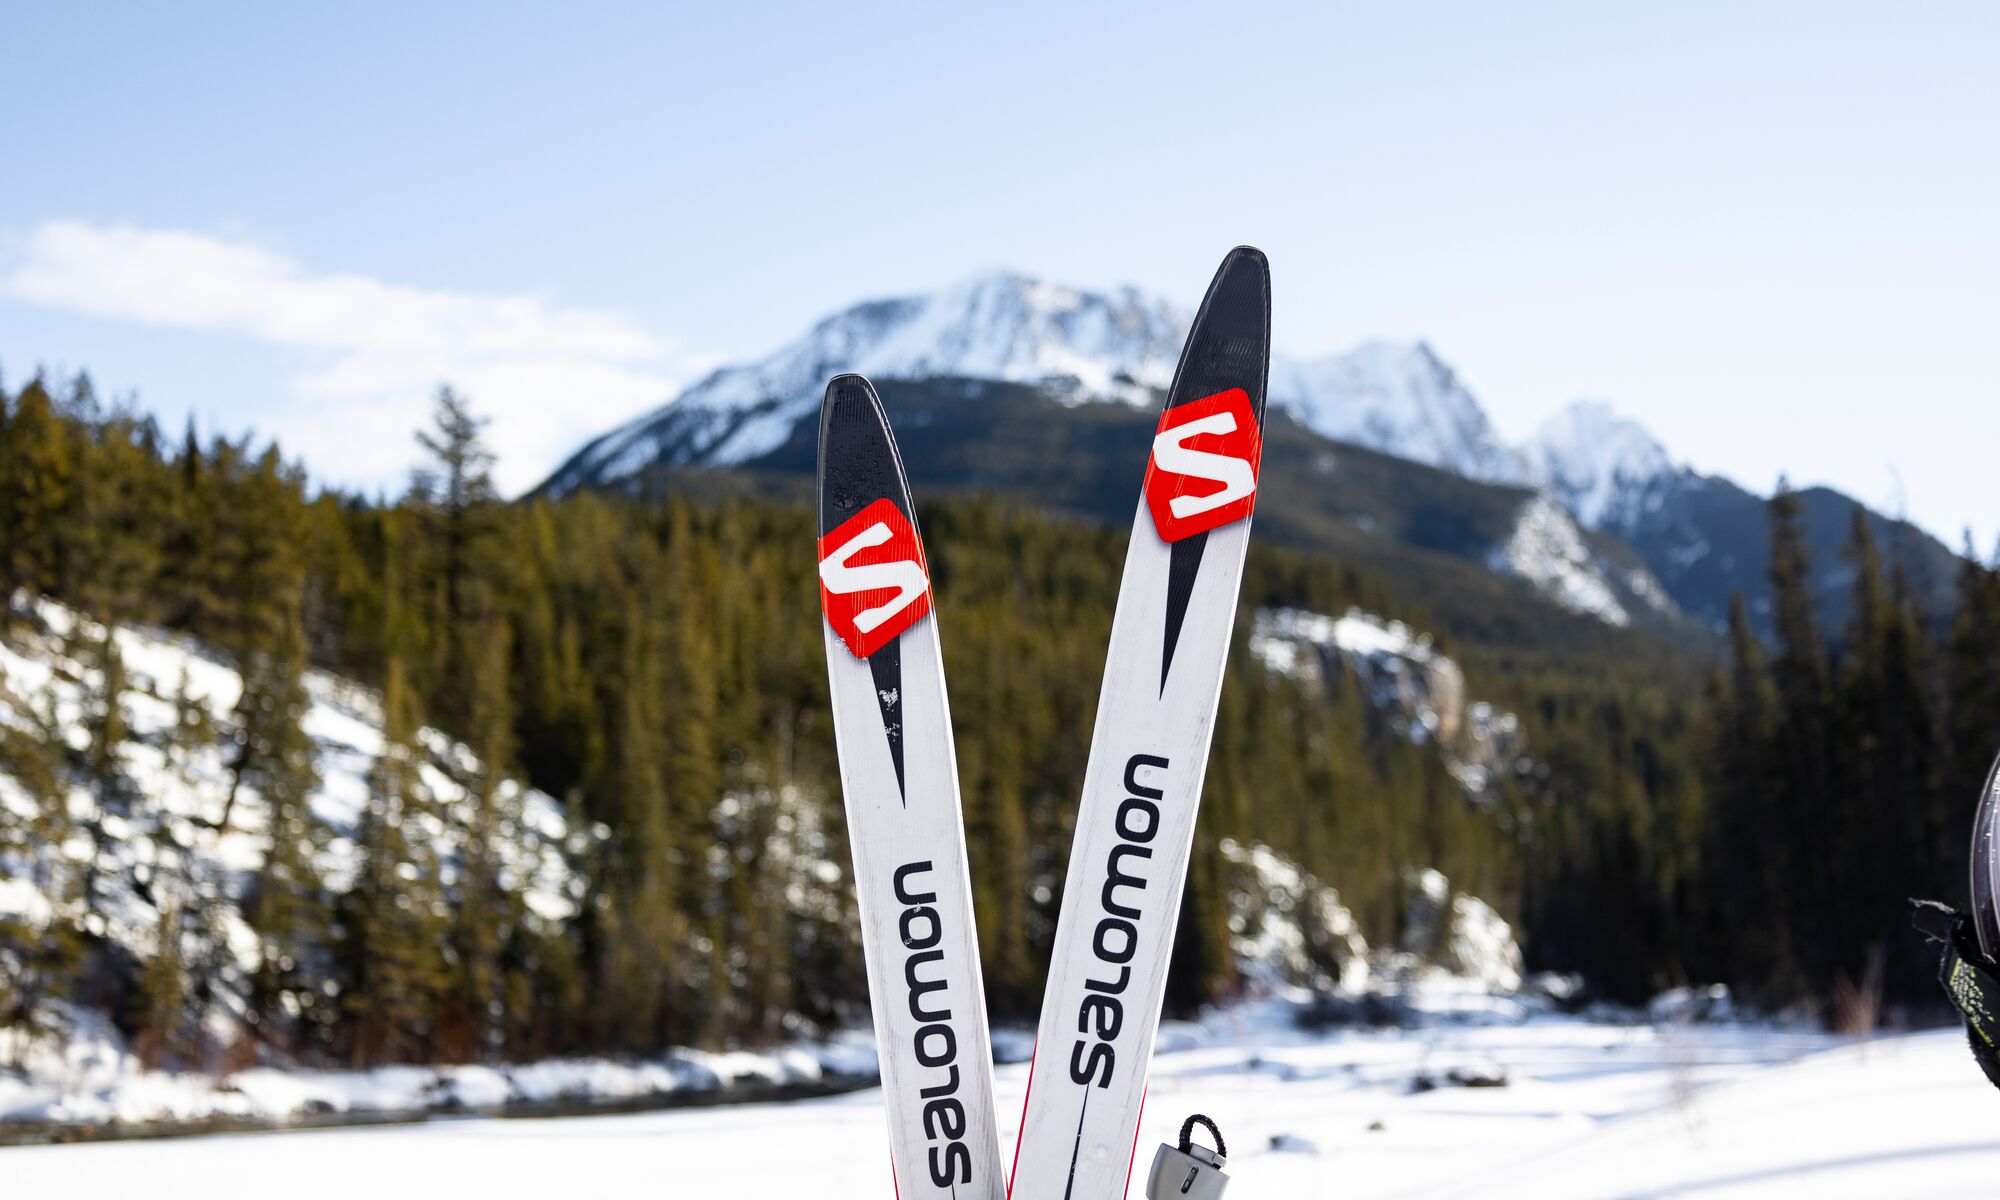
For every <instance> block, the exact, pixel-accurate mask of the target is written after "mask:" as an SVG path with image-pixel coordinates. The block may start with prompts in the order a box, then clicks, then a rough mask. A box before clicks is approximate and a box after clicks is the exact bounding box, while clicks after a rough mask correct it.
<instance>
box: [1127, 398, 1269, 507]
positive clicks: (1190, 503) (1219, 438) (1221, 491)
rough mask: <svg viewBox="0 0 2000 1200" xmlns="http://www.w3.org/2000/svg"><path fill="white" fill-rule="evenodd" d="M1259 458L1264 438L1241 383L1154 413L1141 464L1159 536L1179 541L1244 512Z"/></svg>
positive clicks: (1252, 500)
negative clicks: (1155, 422)
mask: <svg viewBox="0 0 2000 1200" xmlns="http://www.w3.org/2000/svg"><path fill="white" fill-rule="evenodd" d="M1263 456H1264V437H1263V434H1262V433H1261V432H1260V431H1259V430H1258V428H1257V417H1256V415H1255V414H1254V413H1252V412H1251V411H1250V394H1249V393H1248V392H1245V391H1244V390H1243V389H1242V388H1230V389H1229V390H1228V391H1226V392H1217V393H1216V394H1215V395H1213V396H1204V397H1202V398H1201V399H1199V400H1194V401H1190V402H1188V403H1186V404H1177V405H1175V406H1174V407H1172V408H1170V409H1167V410H1166V411H1165V412H1164V413H1162V414H1160V428H1159V432H1157V433H1155V434H1154V435H1153V457H1152V459H1151V461H1149V462H1148V463H1147V464H1146V507H1148V508H1150V509H1152V510H1153V527H1154V528H1156V529H1158V530H1159V531H1160V537H1161V538H1162V539H1163V540H1165V541H1168V542H1178V541H1180V540H1181V539H1182V538H1186V537H1193V536H1194V535H1195V534H1197V533H1206V532H1208V531H1209V530H1211V529H1217V528H1220V527H1222V526H1224V525H1227V524H1229V523H1230V522H1231V521H1239V520H1242V519H1243V518H1244V517H1247V516H1249V515H1250V510H1251V509H1253V508H1255V507H1256V506H1257V467H1258V464H1259V462H1260V461H1261V460H1262V459H1263Z"/></svg>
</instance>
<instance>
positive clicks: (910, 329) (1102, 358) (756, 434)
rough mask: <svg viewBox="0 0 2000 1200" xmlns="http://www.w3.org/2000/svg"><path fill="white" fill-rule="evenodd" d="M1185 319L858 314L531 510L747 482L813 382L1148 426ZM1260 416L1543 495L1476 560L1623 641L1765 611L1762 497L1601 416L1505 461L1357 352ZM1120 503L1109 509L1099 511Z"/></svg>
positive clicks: (718, 387) (612, 453)
mask: <svg viewBox="0 0 2000 1200" xmlns="http://www.w3.org/2000/svg"><path fill="white" fill-rule="evenodd" d="M1188 320H1189V314H1188V312H1187V311H1186V310H1184V309H1183V308H1181V307H1179V306H1177V305H1175V304H1173V303H1170V302H1168V301H1165V300H1161V299H1157V298H1153V297H1148V296H1146V295H1144V294H1142V293H1140V292H1138V291H1136V290H1135V289H1132V288H1122V289H1115V290H1109V291H1092V290H1089V289H1084V288H1074V287H1066V286H1061V285H1057V284H1051V283H1047V282H1044V281H1041V280H1037V279H1033V278H1030V277H1028V276H1024V275H1019V274H1012V273H1006V272H996V273H991V274H986V275H981V276H978V277H975V278H973V279H969V280H966V281H964V282H961V283H959V284H957V285H955V286H952V287H948V288H945V289H943V290H940V291H937V292H934V293H929V294H924V295H915V296H904V297H898V298H893V299H886V300H870V301H866V302H863V303H860V304H856V305H854V306H852V307H850V308H847V309H845V310H843V311H841V312H838V313H835V314H833V315H832V316H829V317H826V318H825V319H823V320H821V321H820V322H819V323H818V324H816V325H814V326H813V327H812V328H811V329H809V330H807V331H806V332H805V333H804V334H802V335H800V336H799V337H797V338H795V339H793V340H792V341H790V342H788V343H786V344H785V345H783V346H780V347H779V348H778V349H776V350H774V351H772V352H771V353H770V354H768V355H766V356H764V357H763V358H760V359H757V360H755V361H752V362H748V363H741V364H737V365H733V366H727V367H723V368H721V369H719V370H717V371H715V372H713V373H712V374H710V375H709V376H707V377H706V378H704V379H702V380H701V381H700V382H698V383H696V384H695V385H693V386H692V387H690V388H688V389H687V390H686V391H684V392H682V393H681V394H680V395H679V396H678V397H675V398H674V399H673V400H671V401H670V402H668V403H667V404H665V405H663V406H661V407H660V408H658V409H655V410H654V411H652V412H650V413H647V414H645V415H644V416H641V417H638V418H636V419H635V420H632V421H630V422H628V423H627V424H625V425H623V426H621V427H619V428H617V429H614V430H612V431H611V432H609V433H607V434H605V435H603V436H602V437H599V438H597V439H596V440H595V441H593V442H591V443H590V444H588V445H586V446H585V447H583V448H582V449H581V450H579V451H578V452H577V453H576V454H575V455H573V456H572V457H571V458H570V459H569V460H568V461H567V462H565V463H564V464H563V465H562V467H560V468H559V469H558V470H557V471H556V472H555V473H554V474H552V475H551V476H550V477H549V479H548V480H547V481H545V482H544V483H543V484H542V485H541V487H540V488H539V489H537V490H538V491H539V492H541V493H543V494H547V495H552V496H560V495H562V494H565V493H568V492H572V491H575V490H578V489H582V488H621V487H622V488H630V487H632V486H634V484H635V483H636V481H637V480H639V479H642V478H644V477H645V476H646V474H647V472H649V471H652V470H655V469H657V468H663V467H666V468H672V467H685V466H700V467H738V466H744V465H756V466H760V467H761V466H764V465H767V464H768V463H769V462H770V460H771V458H772V456H774V455H778V454H780V452H781V451H784V450H786V448H787V447H788V444H789V443H793V442H798V444H799V445H800V446H805V447H808V448H809V446H810V441H811V439H810V438H809V437H807V436H805V435H804V434H803V433H802V431H803V430H807V429H809V428H810V423H811V421H812V419H813V417H814V414H816V412H817V411H818V404H819V399H820V394H821V392H822V390H823V389H824V387H825V384H826V380H827V379H828V378H829V377H831V376H833V375H835V374H838V373H840V372H842V371H860V372H862V373H864V374H867V375H869V376H870V377H871V378H874V379H875V380H877V382H878V383H880V382H882V381H884V380H902V381H907V382H911V383H917V382H922V381H927V380H942V379H947V378H949V379H962V380H978V381H986V382H992V383H1004V384H1012V385H1019V386H1022V387H1026V388H1031V389H1033V390H1034V391H1035V392H1036V393H1037V394H1039V395H1041V396H1043V397H1046V398H1048V399H1051V400H1053V401H1055V402H1056V403H1058V404H1060V405H1063V406H1067V407H1080V406H1083V405H1085V404H1086V403H1088V402H1093V401H1111V402H1118V403H1124V404H1129V405H1133V406H1135V407H1136V408H1138V409H1150V407H1151V406H1152V405H1153V404H1154V403H1155V402H1156V400H1157V393H1158V391H1159V389H1162V388H1164V387H1166V386H1167V385H1168V383H1169V382H1170V381H1171V379H1172V377H1173V371H1174V366H1175V364H1176V362H1177V360H1178V356H1179V353H1180V346H1181V341H1182V338H1183V337H1184V336H1185V333H1186V330H1187V325H1188ZM975 393H978V395H981V396H983V395H984V394H986V393H983V392H980V390H979V389H976V388H968V389H964V391H963V395H962V396H961V398H960V403H961V405H963V406H967V407H969V406H971V405H973V404H975V403H977V402H981V401H980V400H979V399H978V397H977V396H976V395H975ZM1270 403H1271V406H1272V410H1273V412H1275V413H1281V414H1286V415H1289V416H1290V417H1292V418H1293V419H1295V420H1296V421H1297V422H1298V424H1299V425H1301V426H1303V427H1304V428H1305V429H1308V430H1310V431H1312V432H1313V433H1316V434H1319V435H1320V436H1322V437H1324V438H1327V439H1331V440H1332V441H1334V442H1337V443H1345V444H1348V445H1353V446H1361V447H1365V448H1367V449H1370V450H1374V451H1379V452H1381V453H1383V454H1386V455H1391V456H1394V457H1396V458H1399V459H1404V460H1407V461H1410V462H1414V463H1419V464H1423V465H1424V466H1428V467H1435V468H1438V469H1440V470H1443V471H1447V472H1450V473H1451V474H1453V475H1456V476H1459V477H1461V478H1464V479H1467V480H1472V481H1475V482H1479V483H1483V484H1490V485H1495V486H1496V487H1500V488H1509V489H1512V488H1526V489H1533V490H1536V491H1539V492H1541V493H1542V494H1543V495H1544V496H1545V497H1546V498H1547V499H1546V500H1544V501H1540V502H1531V501H1529V500H1526V499H1516V500H1512V501H1509V504H1510V506H1511V507H1512V508H1513V510H1514V514H1513V517H1512V518H1511V520H1510V522H1509V526H1508V528H1507V529H1506V530H1501V531H1497V532H1496V533H1495V535H1494V536H1492V537H1491V539H1490V543H1489V544H1487V545H1486V546H1484V547H1483V548H1481V549H1480V551H1479V553H1480V555H1481V556H1482V557H1483V559H1484V561H1485V562H1486V563H1487V565H1488V566H1489V567H1490V569H1492V570H1494V571H1496V572H1499V573H1501V574H1507V575H1513V576H1516V577H1519V578H1522V579H1525V580H1527V581H1528V582H1529V583H1530V584H1532V585H1533V586H1534V587H1536V588H1537V589H1538V590H1540V591H1542V592H1543V593H1544V594H1546V595H1548V596H1549V597H1551V598H1552V599H1554V600H1555V601H1556V602H1557V603H1559V604H1560V605H1562V606H1563V607H1565V608H1568V609H1570V610H1571V611H1574V612H1579V613H1584V614H1588V615H1591V616H1594V617H1598V618H1600V619H1603V620H1605V621H1607V622H1609V623H1612V624H1626V623H1629V622H1630V621H1632V620H1634V619H1635V618H1637V617H1639V616H1641V615H1645V614H1649V613H1653V612H1668V611H1670V610H1672V609H1675V608H1678V609H1679V610H1681V611H1684V612H1686V613H1688V614H1689V615H1692V616H1694V617H1696V618H1697V619H1698V620H1700V621H1702V622H1703V623H1705V624H1708V625H1711V626H1719V625H1720V624H1721V623H1722V622H1723V621H1724V620H1725V619H1726V615H1727V611H1728V605H1729V601H1730V597H1731V596H1732V595H1734V594H1735V593H1737V592H1741V593H1742V594H1743V595H1744V596H1745V597H1746V598H1747V599H1748V600H1749V602H1750V606H1751V611H1752V614H1753V617H1756V618H1758V619H1761V616H1762V614H1763V613H1764V611H1765V609H1766V608H1767V600H1766V595H1765V594H1766V592H1767V590H1768V582H1767V580H1766V579H1765V571H1764V563H1765V550H1764V546H1765V544H1766V542H1767V541H1768V532H1769V529H1768V517H1767V514H1766V512H1765V510H1764V498H1763V497H1760V496H1757V495H1754V494H1753V493H1751V492H1749V491H1747V490H1745V489H1743V488H1741V487H1738V486H1737V485H1735V484H1733V483H1730V482H1729V481H1727V480H1723V479H1718V478H1713V477H1710V476H1705V475H1702V474H1700V473H1698V472H1696V471H1694V470H1693V469H1692V468H1690V467H1688V466H1686V465H1684V464H1681V463H1677V462H1675V461H1674V459H1673V458H1672V456H1671V455H1670V454H1669V453H1668V452H1667V450H1666V448H1665V447H1664V446H1662V445H1661V444H1660V442H1659V440H1658V439H1657V438H1655V437H1653V436H1652V435H1651V434H1650V433H1649V432H1647V431H1646V429H1645V428H1643V427H1642V426H1640V425H1639V424H1638V423H1636V422H1634V421H1632V420H1631V419H1629V418H1626V417H1623V416H1621V415H1619V414H1618V413H1617V412H1616V411H1614V410H1613V409H1612V408H1611V406H1610V405H1608V404H1606V403H1605V402H1603V401H1598V400H1586V401H1579V402H1577V403H1575V404H1572V405H1571V406H1569V407H1568V408H1566V409H1564V410H1562V411H1561V412H1559V413H1557V414H1556V415H1555V416H1554V417H1552V418H1550V419H1549V420H1548V421H1547V422H1546V423H1545V424H1544V425H1543V426H1542V427H1541V428H1540V429H1539V430H1537V431H1536V433H1535V434H1534V435H1533V436H1532V437H1531V438H1529V439H1528V441H1527V442H1526V443H1524V444H1522V445H1520V446H1511V445H1509V444H1508V443H1507V442H1506V441H1504V440H1503V439H1502V438H1501V437H1500V435H1499V434H1498V432H1497V431H1496V430H1495V429H1494V427H1493V424H1492V422H1491V420H1490V419H1489V418H1488V416H1487V414H1486V412H1485V410H1484V408H1483V407H1482V406H1481V405H1480V403H1479V400H1478V397H1477V396H1476V395H1475V394H1474V393H1473V391H1472V390H1471V388H1470V387H1468V386H1467V384H1466V383H1465V382H1464V380H1462V379H1461V378H1460V377H1459V376H1458V374H1457V372H1456V371H1454V370H1453V369H1452V367H1451V366H1450V364H1449V363H1448V362H1446V361H1445V359H1444V358H1443V357H1442V356H1441V355H1440V354H1439V353H1438V352H1437V351H1436V350H1435V349H1434V348H1433V347H1432V346H1430V345H1429V344H1428V343H1426V342H1423V341H1370V342H1366V343H1363V344H1362V345H1360V346H1357V347H1355V348H1353V349H1350V350H1347V351H1344V352H1341V353H1336V354H1329V355H1325V356H1321V357H1308V358H1288V357H1285V356H1274V358H1273V360H1272V363H1271V380H1270ZM926 419H930V420H936V419H939V414H935V413H932V414H927V415H926ZM978 420H979V418H978V417H977V416H976V415H974V414H969V413H968V414H965V416H964V417H963V419H957V420H948V423H949V424H950V425H951V427H952V428H953V429H955V430H956V431H957V432H958V433H959V434H960V435H962V436H967V435H975V434H976V425H977V422H978ZM801 438H803V439H804V440H803V441H799V439H801ZM794 465H796V464H794ZM807 469H810V468H809V467H808V468H807ZM1017 473H1018V472H1017ZM1005 474H1006V470H1005V468H1002V467H999V466H994V465H991V464H988V465H985V466H984V467H982V469H979V470H975V471H973V472H972V473H970V474H966V475H965V476H964V477H965V479H966V480H967V481H971V480H973V479H982V480H985V481H986V483H987V485H988V486H992V485H995V484H998V485H1002V486H1005V485H1007V484H1010V483H1018V482H1019V481H1018V480H1012V479H1007V478H1002V476H1004V475H1005ZM1127 503H1129V501H1128V500H1126V499H1125V498H1123V497H1122V496H1121V497H1120V500H1119V504H1118V506H1117V507H1119V508H1121V509H1122V508H1123V507H1124V505H1126V504H1127ZM1856 507H1859V506H1858V505H1857V504H1856V502H1855V501H1853V500H1851V499H1849V498H1847V497H1845V496H1841V495H1840V494H1839V493H1834V492H1826V493H1825V494H1824V495H1823V496H1817V497H1816V498H1814V499H1813V500H1812V501H1811V502H1809V504H1808V513H1807V521H1808V525H1809V526H1810V530H1809V540H1810V541H1812V543H1813V545H1814V548H1815V551H1816V554H1817V558H1818V562H1819V564H1820V566H1819V573H1820V576H1821V578H1819V579H1818V580H1817V581H1816V586H1817V587H1818V588H1819V590H1820V592H1821V593H1822V597H1823V608H1824V611H1825V613H1826V615H1827V616H1828V618H1829V619H1830V620H1837V619H1838V617H1839V615H1840V613H1841V612H1842V605H1843V600H1842V599H1841V595H1840V593H1841V590H1842V589H1841V586H1840V568H1839V562H1838V552H1839V545H1840V539H1841V538H1842V537H1844V536H1845V532H1846V529H1847V525H1848V522H1849V520H1850V519H1851V514H1852V512H1853V510H1854V509H1855V508H1856ZM1873 519H1874V520H1875V522H1876V523H1877V526H1878V529H1877V532H1878V534H1882V535H1884V542H1885V544H1888V545H1892V546H1896V547H1900V548H1901V550H1900V552H1902V553H1904V554H1905V557H1906V559H1908V560H1910V561H1912V562H1914V563H1915V564H1916V566H1917V567H1918V568H1920V570H1918V571H1916V572H1914V573H1916V574H1920V575H1922V577H1924V578H1928V579H1932V580H1948V579H1949V578H1950V577H1951V575H1952V574H1953V570H1954V568H1953V562H1954V559H1953V556H1952V555H1951V553H1950V551H1949V550H1947V549H1946V548H1945V547H1943V546H1942V545H1941V544H1939V543H1937V542H1936V541H1935V540H1934V539H1931V538H1929V537H1928V536H1926V535H1924V534H1922V533H1921V532H1920V531H1916V530H1913V529H1909V528H1907V527H1903V526H1899V525H1897V524H1896V523H1894V522H1889V521H1887V520H1885V519H1883V518H1881V517H1879V515H1878V516H1875V517H1873ZM1448 523H1453V524H1457V523H1460V522H1456V521H1452V522H1448ZM1591 535H1597V536H1596V537H1595V538H1593V537H1592V536H1591ZM1607 539H1610V540H1615V541H1620V542H1624V543H1626V544H1627V545H1628V546H1629V547H1630V549H1631V550H1632V551H1633V552H1635V553H1636V559H1632V560H1631V561H1617V559H1618V558H1619V556H1620V555H1623V553H1624V552H1623V551H1622V550H1620V551H1618V552H1617V553H1615V554H1607V552H1606V546H1605V541H1606V540H1607ZM1417 544H1419V545H1424V544H1425V543H1424V542H1423V541H1422V540H1421V539H1418V542H1417ZM1459 549H1461V550H1463V549H1464V548H1462V547H1461V548H1459ZM1625 557H1626V558H1630V556H1629V555H1626V556H1625ZM1942 598H1943V597H1940V599H1942Z"/></svg>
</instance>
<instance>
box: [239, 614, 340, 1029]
mask: <svg viewBox="0 0 2000 1200" xmlns="http://www.w3.org/2000/svg"><path fill="white" fill-rule="evenodd" d="M304 677H305V638H304V634H303V633H302V632H301V631H300V629H299V625H298V620H297V614H296V613H293V614H292V615H291V618H290V619H289V620H286V621H285V622H284V623H283V625H282V627H281V632H280V639H279V642H278V644H277V645H276V646H275V647H273V648H272V649H271V650H270V651H268V652H263V653H259V654H255V655H253V657H252V658H251V660H250V662H249V663H248V664H247V670H246V672H245V678H244V684H243V696H242V699H241V701H240V702H239V703H238V704H237V708H236V718H237V722H238V726H239V732H238V755H237V759H236V786H237V787H239V788H240V787H248V788H250V789H251V790H252V791H254V792H255V793H256V795H257V798H258V799H259V800H260V801H261V803H262V807H263V814H264V829H265V849H264V859H263V862H262V864H261V865H260V867H259V869H258V872H257V879H256V883H255V891H254V894H253V896H252V899H251V902H250V903H249V905H248V906H247V908H248V911H247V916H248V918H249V923H250V928H251V929H252V930H253V931H254V932H255V933H256V934H257V938H258V943H259V950H260V953H259V961H258V967H257V971H256V974H255V977H254V979H253V981H252V987H251V991H252V1009H253V1012H254V1014H255V1016H256V1019H257V1021H258V1024H259V1026H260V1028H261V1029H262V1031H263V1032H264V1035H265V1036H266V1038H267V1039H268V1040H269V1041H270V1042H271V1043H272V1044H274V1045H276V1046H278V1047H279V1048H281V1049H286V1050H297V1049H301V1048H305V1047H309V1046H315V1045H317V1044H318V1043H319V1042H321V1041H322V1040H323V1039H324V1038H325V1036H326V1034H327V1030H328V1026H329V1024H330V1022H332V1021H333V1020H334V1019H335V1017H336V1015H337V1014H335V1013H334V1012H332V1011H330V1010H329V1009H328V1008H327V1006H325V1005H324V1004H323V1003H322V1000H323V997H324V991H323V988H322V986H321V984H322V982H323V975H324V969H325V968H324V963H323V961H322V960H323V951H324V946H325V938H326V934H327V929H326V927H325V926H326V917H327V915H328V904H327V899H326V893H325V885H324V882H323V881H322V880H321V878H320V874H319V866H318V861H317V860H318V855H319V852H320V850H321V847H322V846H323V844H324V841H325V830H324V828H323V827H322V826H321V825H320V823H319V821H318V819H317V818H316V817H315V816H314V814H313V811H312V795H313V792H314V790H315V789H316V788H317V787H318V786H319V773H318V768H317V765H316V764H315V762H314V757H313V747H312V742H311V740H310V739H309V738H308V737H307V736H306V733H305V729H304V720H305V714H306V710H307V708H308V707H309V706H310V704H311V698H310V696H309V695H308V694H307V692H306V688H305V678H304Z"/></svg>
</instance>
